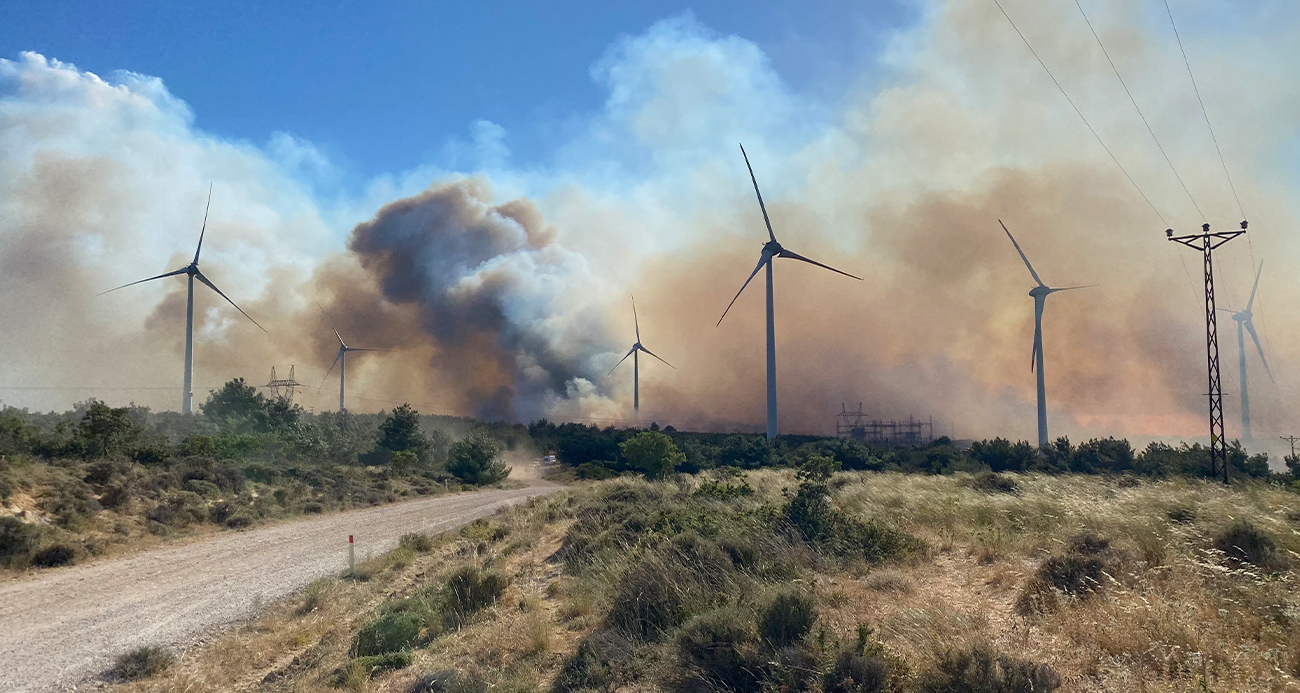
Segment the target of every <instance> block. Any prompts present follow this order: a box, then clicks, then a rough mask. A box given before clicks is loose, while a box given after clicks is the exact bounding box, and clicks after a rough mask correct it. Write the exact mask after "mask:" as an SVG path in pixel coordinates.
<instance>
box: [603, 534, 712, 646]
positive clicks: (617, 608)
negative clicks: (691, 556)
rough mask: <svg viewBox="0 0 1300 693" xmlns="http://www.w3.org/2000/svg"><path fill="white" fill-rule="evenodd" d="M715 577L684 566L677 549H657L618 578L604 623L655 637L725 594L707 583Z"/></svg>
mask: <svg viewBox="0 0 1300 693" xmlns="http://www.w3.org/2000/svg"><path fill="white" fill-rule="evenodd" d="M719 554H721V552H719ZM724 560H725V558H724ZM727 566H728V567H730V562H729V561H728V562H727ZM716 577H717V573H713V575H712V576H711V575H710V574H709V573H697V572H695V571H693V570H691V569H690V568H687V567H686V566H684V565H683V564H682V561H681V557H680V555H679V554H677V552H674V551H667V552H656V553H655V554H652V555H650V556H647V557H646V558H645V559H643V560H642V561H641V562H640V563H638V564H637V565H636V567H634V568H632V570H630V571H628V573H627V574H626V575H625V576H624V577H623V579H622V580H621V581H620V582H619V585H618V592H617V594H615V596H614V602H613V604H612V605H611V607H610V610H609V614H608V616H607V617H606V625H607V626H608V627H611V628H615V629H618V630H620V631H622V632H623V633H625V634H627V635H629V636H632V637H634V638H636V639H638V640H658V639H660V638H661V637H662V636H663V635H664V634H665V633H667V632H668V631H670V630H672V629H673V628H676V627H677V626H680V625H681V624H683V623H685V622H686V621H688V620H690V618H691V617H692V616H694V615H696V614H698V613H702V612H703V611H706V610H708V609H709V608H710V607H712V606H713V605H714V604H715V603H716V602H717V601H718V600H719V599H721V598H725V596H726V591H724V590H722V589H720V587H721V586H720V585H718V584H716V583H715V584H710V581H711V580H712V579H716Z"/></svg>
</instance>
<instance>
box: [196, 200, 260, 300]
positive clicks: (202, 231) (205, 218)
mask: <svg viewBox="0 0 1300 693" xmlns="http://www.w3.org/2000/svg"><path fill="white" fill-rule="evenodd" d="M211 207H212V184H211V183H208V204H207V205H205V206H204V207H203V228H202V229H200V230H199V247H198V248H195V249H194V264H196V265H197V264H199V253H200V252H202V251H203V234H205V233H207V231H208V209H209V208H211ZM249 320H252V318H249Z"/></svg>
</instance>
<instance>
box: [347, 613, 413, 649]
mask: <svg viewBox="0 0 1300 693" xmlns="http://www.w3.org/2000/svg"><path fill="white" fill-rule="evenodd" d="M427 621H428V614H427V612H422V611H419V610H410V611H396V612H394V611H390V612H388V613H384V614H382V615H380V616H379V617H378V618H375V619H374V620H372V621H370V622H369V623H367V624H366V625H365V626H362V628H361V630H359V631H357V635H356V637H355V638H353V640H352V650H351V654H352V656H353V657H370V656H374V655H383V654H388V653H389V652H398V651H400V650H405V649H407V648H410V647H412V646H414V645H415V644H417V643H419V642H420V641H421V638H422V636H423V634H424V633H425V624H426V623H427Z"/></svg>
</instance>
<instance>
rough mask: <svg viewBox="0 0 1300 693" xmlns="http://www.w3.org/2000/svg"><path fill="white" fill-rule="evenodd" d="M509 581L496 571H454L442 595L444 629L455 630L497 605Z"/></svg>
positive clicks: (468, 567)
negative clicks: (480, 612) (484, 610)
mask: <svg viewBox="0 0 1300 693" xmlns="http://www.w3.org/2000/svg"><path fill="white" fill-rule="evenodd" d="M507 584H509V581H508V580H507V579H506V576H505V575H503V574H502V573H500V572H498V571H495V570H482V569H480V568H476V567H474V566H464V567H462V568H458V569H457V570H455V571H453V572H452V574H451V575H450V576H449V577H448V578H447V582H446V584H444V585H443V587H442V590H441V592H440V594H439V599H438V601H439V606H440V607H441V610H442V618H443V625H444V626H445V627H446V628H448V629H449V630H454V629H457V628H460V627H461V626H463V625H465V623H466V622H467V621H468V620H469V618H470V617H471V616H473V615H474V614H476V613H478V612H479V611H482V610H483V609H486V608H487V607H489V606H492V605H493V604H496V603H497V600H499V599H501V595H502V594H504V593H505V591H506V585H507Z"/></svg>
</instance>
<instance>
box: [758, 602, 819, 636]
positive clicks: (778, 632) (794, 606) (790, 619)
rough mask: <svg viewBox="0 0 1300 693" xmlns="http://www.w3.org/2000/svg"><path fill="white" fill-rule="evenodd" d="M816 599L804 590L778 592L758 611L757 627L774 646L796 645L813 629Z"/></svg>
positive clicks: (815, 618) (815, 617)
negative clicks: (765, 606)
mask: <svg viewBox="0 0 1300 693" xmlns="http://www.w3.org/2000/svg"><path fill="white" fill-rule="evenodd" d="M816 621H817V602H816V600H815V599H813V597H812V595H809V594H805V593H803V592H786V593H784V594H779V595H777V597H776V598H775V599H773V600H772V603H771V604H768V606H767V608H766V609H764V610H763V612H762V614H760V615H759V621H758V630H759V633H760V634H762V636H763V640H764V642H766V643H767V644H768V645H769V646H770V647H772V648H773V649H777V648H782V647H787V646H790V645H793V644H795V643H797V642H799V641H800V640H803V638H804V636H806V635H808V632H809V631H811V630H812V627H813V623H815V622H816Z"/></svg>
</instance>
